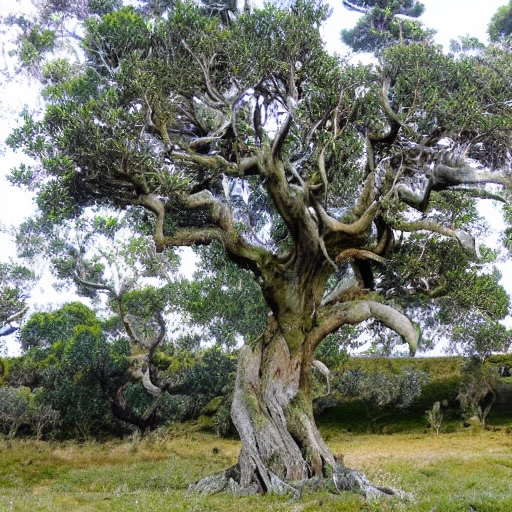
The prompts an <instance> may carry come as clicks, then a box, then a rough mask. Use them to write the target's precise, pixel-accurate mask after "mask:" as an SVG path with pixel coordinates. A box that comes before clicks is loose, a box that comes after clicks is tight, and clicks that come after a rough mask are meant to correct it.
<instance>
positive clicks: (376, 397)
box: [335, 367, 427, 421]
mask: <svg viewBox="0 0 512 512" xmlns="http://www.w3.org/2000/svg"><path fill="white" fill-rule="evenodd" d="M426 381H427V375H426V374H425V373H424V372H421V371H418V370H416V369H414V368H413V367H410V368H408V369H405V370H403V371H402V372H401V373H399V374H394V375H393V374H391V375H389V374H387V375H386V374H382V373H367V374H365V373H362V372H361V371H359V370H347V371H346V372H345V373H343V375H342V376H341V377H340V378H339V380H336V381H335V386H336V388H337V389H338V390H339V392H340V393H341V394H342V395H344V396H350V397H359V398H361V400H363V402H364V403H365V404H366V406H367V414H368V417H369V419H371V420H372V421H376V419H378V418H379V415H381V414H382V412H383V411H386V409H387V412H388V413H389V410H390V409H407V408H408V407H410V406H411V405H412V404H413V403H414V401H415V400H416V399H417V398H418V397H419V396H420V395H421V391H422V387H423V385H424V384H425V383H426Z"/></svg>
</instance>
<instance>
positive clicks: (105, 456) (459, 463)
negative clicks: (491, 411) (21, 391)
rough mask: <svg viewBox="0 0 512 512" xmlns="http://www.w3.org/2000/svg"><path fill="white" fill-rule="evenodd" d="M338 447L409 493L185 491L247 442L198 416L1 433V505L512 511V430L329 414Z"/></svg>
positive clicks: (330, 437) (328, 432) (380, 480)
mask: <svg viewBox="0 0 512 512" xmlns="http://www.w3.org/2000/svg"><path fill="white" fill-rule="evenodd" d="M321 428H322V430H323V434H324V436H325V438H326V439H327V441H328V444H329V445H330V447H331V449H332V450H333V452H334V453H336V454H338V455H343V457H344V460H345V463H346V464H347V465H348V466H350V467H352V468H357V469H360V470H363V471H365V472H366V474H367V475H368V476H369V477H370V479H371V480H372V481H373V482H374V483H377V484H381V485H390V486H393V487H396V488H399V489H401V490H403V491H405V492H406V493H407V497H406V498H405V499H396V498H392V499H390V498H387V499H382V500H379V501H375V502H372V503H367V502H366V501H365V500H364V499H363V498H361V497H360V496H357V495H355V494H350V493H344V494H341V495H337V496H333V495H329V494H327V493H321V494H305V495H304V496H302V497H301V498H300V499H291V498H290V497H283V496H281V497H279V496H252V497H234V496H230V495H226V494H221V495H216V496H201V495H196V494H193V495H187V492H186V491H187V486H188V484H189V483H190V482H192V481H194V480H196V479H198V478H200V477H202V476H205V475H208V474H211V473H213V472H216V471H220V470H221V469H224V468H226V467H227V466H229V465H231V464H233V463H234V462H235V461H236V458H237V455H238V450H239V447H240V445H239V442H238V441H236V440H228V439H219V438H216V437H215V436H214V435H213V434H210V433H207V432H204V431H202V430H201V425H200V424H199V423H190V424H187V425H180V426H177V427H175V428H173V429H172V430H168V431H158V432H157V433H154V434H152V435H151V436H149V437H148V438H146V439H144V440H143V441H140V440H137V439H135V440H131V441H116V442H114V441H112V442H107V443H85V444H76V443H48V442H35V441H15V442H13V443H12V444H8V443H7V442H5V441H4V442H0V510H1V511H2V512H3V511H20V512H21V511H30V512H35V511H37V512H39V511H69V512H77V511H81V512H85V511H123V512H130V511H148V512H149V511H151V512H158V511H238V510H240V511H242V510H251V512H259V511H262V512H263V511H276V512H277V511H289V512H302V511H304V512H305V511H316V510H326V511H328V510H332V511H351V512H353V511H415V512H416V511H439V512H459V511H460V512H463V511H464V512H467V511H470V510H473V511H478V512H500V511H503V512H510V511H512V434H511V433H510V429H508V428H507V427H506V426H501V427H498V428H496V427H495V428H494V430H488V431H484V432H482V431H479V432H478V431H472V430H470V429H459V430H458V431H455V432H450V433H445V434H441V435H440V436H439V437H435V436H434V435H432V434H431V433H423V432H413V433H410V432H409V433H396V434H392V435H382V434H380V435H376V434H356V433H349V432H347V431H346V430H345V431H341V430H340V429H339V428H338V429H336V428H334V426H333V423H332V417H331V418H329V417H327V419H326V420H325V421H321Z"/></svg>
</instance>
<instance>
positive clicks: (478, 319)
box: [453, 314, 512, 361]
mask: <svg viewBox="0 0 512 512" xmlns="http://www.w3.org/2000/svg"><path fill="white" fill-rule="evenodd" d="M453 343H454V345H455V346H456V347H457V349H458V350H460V351H461V352H462V353H463V354H464V355H466V356H478V357H480V359H481V360H482V361H485V360H487V358H488V357H489V356H490V355H491V354H492V353H493V352H507V351H508V350H509V348H510V346H511V344H512V332H511V331H510V330H509V329H507V328H506V327H505V326H503V325H502V324H500V323H498V322H496V321H494V320H493V319H491V318H489V317H485V316H482V315H479V314H473V315H469V317H468V318H467V320H466V322H465V323H464V324H463V325H458V326H455V327H454V329H453Z"/></svg>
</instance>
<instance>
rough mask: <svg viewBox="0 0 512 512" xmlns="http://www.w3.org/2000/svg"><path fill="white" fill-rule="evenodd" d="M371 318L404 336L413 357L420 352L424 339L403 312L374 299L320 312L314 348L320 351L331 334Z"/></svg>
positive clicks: (328, 308) (332, 307)
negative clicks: (420, 345)
mask: <svg viewBox="0 0 512 512" xmlns="http://www.w3.org/2000/svg"><path fill="white" fill-rule="evenodd" d="M370 318H375V320H378V321H379V322H382V323H383V324H384V325H386V326H387V327H389V328H390V329H392V330H393V331H395V332H396V333H398V334H399V335H400V336H402V338H403V339H404V340H405V342H406V343H408V344H409V350H410V353H411V355H414V354H415V353H416V349H417V347H418V342H419V339H420V331H419V329H418V328H417V327H416V326H415V325H414V324H413V323H412V322H411V320H409V318H407V317H406V316H405V315H404V314H403V313H400V312H399V311H397V310H396V309H394V308H392V307H391V306H387V305H386V304H381V303H380V302H375V301H370V300H361V301H351V302H344V303H341V304H335V305H333V306H325V307H323V308H322V309H321V310H319V312H318V317H317V322H318V326H317V327H316V328H314V329H313V330H312V332H311V334H310V340H311V342H312V344H313V347H315V348H316V347H317V346H318V344H319V343H320V342H321V341H322V340H323V339H324V338H325V337H326V336H327V335H328V334H330V333H332V332H334V331H336V330H337V329H339V328H340V327H341V326H342V325H346V324H349V325H356V324H359V323H361V322H364V321H365V320H369V319H370Z"/></svg>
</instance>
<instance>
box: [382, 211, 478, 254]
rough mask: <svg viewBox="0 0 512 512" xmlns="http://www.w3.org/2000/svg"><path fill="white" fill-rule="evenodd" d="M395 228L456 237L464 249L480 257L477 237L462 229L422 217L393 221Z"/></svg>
mask: <svg viewBox="0 0 512 512" xmlns="http://www.w3.org/2000/svg"><path fill="white" fill-rule="evenodd" d="M391 225H392V226H393V228H395V229H399V230H400V231H407V232H414V231H423V230H424V231H431V232H433V233H439V234H440V235H443V236H447V237H449V238H454V239H455V240H457V242H459V244H460V246H461V247H462V249H463V250H464V251H465V252H466V253H468V254H470V255H471V256H476V257H478V254H477V250H476V245H475V239H474V238H473V237H472V236H471V235H469V234H468V233H466V232H465V231H462V230H460V229H451V228H447V227H444V226H441V225H440V224H438V223H437V222H434V221H431V220H427V219H422V220H417V221H415V222H405V221H402V220H400V221H398V222H397V223H391Z"/></svg>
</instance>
